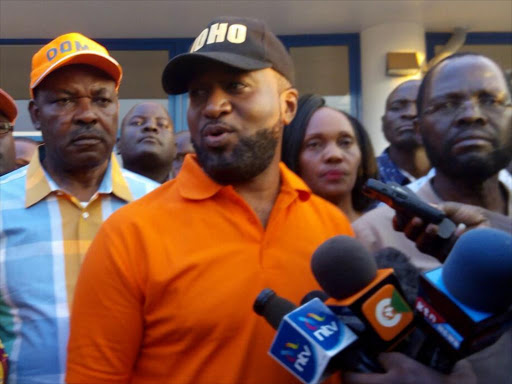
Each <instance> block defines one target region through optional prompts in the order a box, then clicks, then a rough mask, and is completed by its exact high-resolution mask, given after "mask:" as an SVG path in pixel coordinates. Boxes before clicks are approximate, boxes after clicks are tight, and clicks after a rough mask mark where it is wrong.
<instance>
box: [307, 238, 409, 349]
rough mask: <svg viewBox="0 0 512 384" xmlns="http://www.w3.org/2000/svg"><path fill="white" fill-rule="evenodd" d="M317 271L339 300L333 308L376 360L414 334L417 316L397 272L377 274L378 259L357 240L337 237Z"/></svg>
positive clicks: (317, 261)
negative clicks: (380, 354)
mask: <svg viewBox="0 0 512 384" xmlns="http://www.w3.org/2000/svg"><path fill="white" fill-rule="evenodd" d="M386 252H387V253H389V250H388V251H386ZM405 258H406V257H405ZM311 269H312V271H313V275H314V276H315V278H316V280H317V282H318V283H319V285H320V286H321V287H322V289H323V290H324V291H325V292H326V293H327V294H328V295H329V296H331V297H332V298H334V299H337V300H338V302H337V306H331V307H330V308H331V309H332V310H333V311H334V312H335V313H336V314H338V315H339V316H341V319H342V320H343V321H344V322H345V323H346V324H349V323H351V324H353V325H354V326H353V327H352V329H353V330H354V331H355V332H356V334H357V335H358V337H359V338H360V339H361V344H362V345H364V346H365V351H366V352H368V353H369V354H370V356H371V357H372V356H373V357H376V356H377V355H378V354H379V353H380V352H382V351H388V350H391V349H393V348H394V347H395V346H397V345H398V343H400V342H401V341H402V340H403V339H404V338H405V337H406V336H407V335H408V334H409V333H410V332H411V331H412V330H413V328H414V325H415V324H414V313H413V310H412V308H411V307H410V306H409V305H408V304H407V301H406V300H405V299H404V294H403V291H402V289H401V287H400V284H399V282H398V280H397V278H396V277H395V276H394V274H393V270H392V269H391V268H387V269H379V270H377V264H376V261H375V257H374V256H372V255H371V254H370V253H369V252H368V250H367V249H366V248H365V247H364V246H363V245H362V244H361V243H360V242H358V241H357V240H355V239H353V238H352V237H348V236H335V237H332V238H330V239H328V240H327V241H325V242H324V243H323V244H321V245H320V246H319V247H318V248H317V250H316V251H315V252H314V253H313V256H312V259H311Z"/></svg>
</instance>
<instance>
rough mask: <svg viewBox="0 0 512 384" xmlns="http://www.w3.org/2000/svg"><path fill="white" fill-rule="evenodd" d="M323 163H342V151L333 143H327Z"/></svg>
mask: <svg viewBox="0 0 512 384" xmlns="http://www.w3.org/2000/svg"><path fill="white" fill-rule="evenodd" d="M323 161H324V162H326V163H339V162H341V161H343V151H342V150H341V148H340V147H339V145H337V144H336V143H335V142H334V141H333V142H329V143H328V144H327V145H326V146H325V149H324V152H323Z"/></svg>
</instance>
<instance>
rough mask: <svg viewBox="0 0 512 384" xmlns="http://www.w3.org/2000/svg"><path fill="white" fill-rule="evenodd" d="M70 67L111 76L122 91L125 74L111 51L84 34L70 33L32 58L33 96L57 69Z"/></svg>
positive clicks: (58, 38)
mask: <svg viewBox="0 0 512 384" xmlns="http://www.w3.org/2000/svg"><path fill="white" fill-rule="evenodd" d="M69 64H87V65H91V66H93V67H96V68H98V69H101V70H102V71H104V72H106V73H107V74H108V75H110V76H111V77H112V78H113V79H114V80H115V82H116V89H118V88H119V84H120V83H121V78H122V77H123V71H122V69H121V66H120V65H119V63H118V62H117V61H116V60H115V59H114V58H113V57H111V56H110V54H109V53H108V51H107V49H106V48H105V47H103V46H102V45H100V44H98V43H97V42H95V41H94V40H91V39H89V38H88V37H85V36H84V35H82V34H80V33H76V32H73V33H67V34H65V35H62V36H59V37H57V38H56V39H54V40H52V41H50V42H49V43H48V44H46V45H45V46H44V47H43V48H41V49H40V50H39V51H37V53H36V54H35V55H34V56H33V57H32V72H31V73H30V95H31V96H32V97H34V95H33V89H34V88H35V87H37V86H38V85H39V84H40V83H41V81H42V80H43V79H44V78H45V77H46V76H48V75H49V74H50V73H51V72H53V71H55V70H56V69H58V68H60V67H63V66H65V65H69Z"/></svg>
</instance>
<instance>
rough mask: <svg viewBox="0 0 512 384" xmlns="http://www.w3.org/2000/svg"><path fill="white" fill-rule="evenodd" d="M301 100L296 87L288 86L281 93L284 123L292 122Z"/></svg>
mask: <svg viewBox="0 0 512 384" xmlns="http://www.w3.org/2000/svg"><path fill="white" fill-rule="evenodd" d="M298 102H299V91H297V90H296V89H295V88H288V89H287V90H285V91H283V93H281V116H282V117H283V123H284V125H288V124H290V123H291V122H292V120H293V118H294V117H295V114H296V113H297V105H298Z"/></svg>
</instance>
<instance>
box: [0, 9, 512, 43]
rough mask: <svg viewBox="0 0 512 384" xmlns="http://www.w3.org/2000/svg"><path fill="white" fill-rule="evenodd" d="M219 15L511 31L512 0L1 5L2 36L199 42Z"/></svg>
mask: <svg viewBox="0 0 512 384" xmlns="http://www.w3.org/2000/svg"><path fill="white" fill-rule="evenodd" d="M221 15H244V16H252V17H257V18H261V19H264V20H266V22H267V23H268V24H269V25H270V26H271V28H272V29H273V30H274V32H276V33H277V34H281V35H289V34H321V33H348V32H361V31H362V30H364V29H366V28H368V27H371V26H374V25H378V24H386V23H397V22H415V23H418V24H421V25H423V26H424V27H425V30H426V31H427V32H449V31H452V30H453V28H454V27H467V28H469V31H475V32H491V31H492V32H510V31H512V0H502V1H493V0H484V1H465V0H423V1H413V0H397V1H388V0H359V1H344V0H331V1H324V0H316V1H315V0H304V1H301V0H296V1H281V0H253V1H203V0H188V1H167V0H160V1H151V0H146V1H131V0H103V1H81V0H66V1H53V0H35V1H32V0H0V38H1V39H7V38H53V37H55V36H57V35H59V34H62V33H65V32H71V31H79V32H82V33H84V34H86V35H88V36H90V37H92V38H170V37H194V36H196V35H197V34H198V32H200V30H201V29H202V28H203V27H204V26H206V24H208V22H209V21H210V20H211V19H212V18H213V17H215V16H221Z"/></svg>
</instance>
